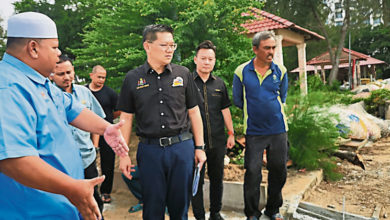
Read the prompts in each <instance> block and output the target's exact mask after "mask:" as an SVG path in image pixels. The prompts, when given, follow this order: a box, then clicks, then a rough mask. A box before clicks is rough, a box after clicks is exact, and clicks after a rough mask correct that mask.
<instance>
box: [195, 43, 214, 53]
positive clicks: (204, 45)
mask: <svg viewBox="0 0 390 220" xmlns="http://www.w3.org/2000/svg"><path fill="white" fill-rule="evenodd" d="M200 49H211V50H213V51H214V53H216V49H217V47H216V46H215V45H214V44H213V42H211V41H210V40H205V41H203V42H202V43H200V44H199V45H198V47H197V48H196V55H198V52H199V50H200Z"/></svg>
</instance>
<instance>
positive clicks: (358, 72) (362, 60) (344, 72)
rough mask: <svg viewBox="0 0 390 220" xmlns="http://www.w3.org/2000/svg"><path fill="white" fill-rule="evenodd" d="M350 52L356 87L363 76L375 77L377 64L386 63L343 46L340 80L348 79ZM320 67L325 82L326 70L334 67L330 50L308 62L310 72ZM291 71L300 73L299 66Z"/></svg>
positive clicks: (315, 71) (316, 71) (338, 76)
mask: <svg viewBox="0 0 390 220" xmlns="http://www.w3.org/2000/svg"><path fill="white" fill-rule="evenodd" d="M333 50H335V49H333ZM349 54H350V55H351V64H352V68H351V69H352V83H353V86H354V87H355V86H356V85H359V84H360V83H361V81H362V80H361V79H362V78H370V80H372V79H375V78H376V72H375V66H377V65H382V64H386V63H385V62H384V61H382V60H378V59H375V58H373V57H370V56H368V55H366V54H363V53H359V52H356V51H354V50H349V49H347V48H343V49H342V51H341V54H340V64H339V69H340V71H339V73H338V75H337V80H339V81H348V69H349V65H350V64H349ZM318 69H321V78H322V80H323V82H324V83H325V81H326V79H325V70H329V69H332V64H331V62H330V57H329V52H325V53H323V54H321V55H319V56H316V57H314V58H313V59H311V60H309V61H308V62H307V66H306V70H307V71H308V72H314V74H318ZM290 72H292V73H298V72H299V68H295V69H294V70H292V71H290ZM363 83H364V82H363Z"/></svg>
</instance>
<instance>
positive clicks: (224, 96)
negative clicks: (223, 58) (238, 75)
mask: <svg viewBox="0 0 390 220" xmlns="http://www.w3.org/2000/svg"><path fill="white" fill-rule="evenodd" d="M221 82H222V91H223V93H222V103H221V107H222V108H221V110H222V109H225V108H228V107H229V106H231V105H232V104H231V102H230V99H229V93H228V91H227V88H226V84H225V82H224V81H223V80H221Z"/></svg>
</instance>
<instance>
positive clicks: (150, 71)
mask: <svg viewBox="0 0 390 220" xmlns="http://www.w3.org/2000/svg"><path fill="white" fill-rule="evenodd" d="M143 47H144V49H145V51H146V55H147V61H146V62H145V64H143V65H142V66H139V67H138V68H136V69H133V70H131V71H130V72H129V73H127V75H126V78H125V80H124V82H123V86H122V90H121V93H120V96H119V102H118V109H119V110H120V111H122V112H121V120H124V121H125V125H124V126H123V127H122V128H123V129H122V130H121V131H122V132H124V135H123V136H124V137H125V139H126V141H127V142H128V141H129V138H130V133H131V125H132V121H133V116H134V115H135V117H136V119H137V120H136V125H137V127H136V133H137V135H138V136H139V137H140V143H139V145H138V151H137V163H138V169H139V173H140V180H141V185H142V197H143V202H144V207H143V218H144V219H147V220H155V219H164V210H165V206H167V207H168V212H169V216H170V218H171V219H187V218H188V217H187V213H188V206H189V203H190V199H191V195H190V192H191V186H192V174H193V167H194V157H195V163H197V164H199V166H200V167H202V165H203V163H204V161H205V160H206V155H205V152H204V151H203V149H204V141H203V129H202V119H201V116H200V112H199V107H198V105H197V104H198V103H197V97H198V94H197V91H196V85H195V83H194V80H193V79H192V75H191V73H190V72H189V70H188V69H187V68H185V67H183V66H179V65H176V64H171V60H172V58H173V53H174V51H175V49H176V47H177V45H176V44H175V42H174V41H173V29H172V28H171V27H169V26H166V25H148V26H146V27H145V29H144V31H143ZM190 121H191V123H190ZM190 129H192V133H193V134H194V140H193V139H192V134H191V133H190V132H189V130H190ZM194 141H195V147H194ZM120 169H121V171H122V172H123V174H124V175H125V176H127V177H128V178H131V175H130V173H131V169H132V165H131V161H130V158H129V157H128V156H127V157H121V158H120Z"/></svg>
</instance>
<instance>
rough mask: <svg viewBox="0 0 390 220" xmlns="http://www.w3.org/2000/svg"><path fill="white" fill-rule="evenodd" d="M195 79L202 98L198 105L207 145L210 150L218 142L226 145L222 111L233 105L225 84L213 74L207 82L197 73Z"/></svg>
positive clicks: (194, 74)
mask: <svg viewBox="0 0 390 220" xmlns="http://www.w3.org/2000/svg"><path fill="white" fill-rule="evenodd" d="M193 77H194V81H195V84H196V86H197V89H198V92H199V97H200V99H199V103H198V104H199V109H200V113H201V115H202V120H203V131H204V137H205V140H206V145H207V147H209V148H213V147H214V146H213V145H215V144H216V143H217V142H219V143H221V144H222V145H224V143H225V121H224V119H223V115H222V110H223V109H225V108H228V107H229V106H230V105H231V103H230V99H229V95H228V92H227V88H226V85H225V82H224V81H223V80H222V79H221V78H219V77H217V76H214V75H212V74H210V76H209V78H208V79H207V81H206V82H203V80H202V79H201V78H200V77H199V75H198V73H196V72H194V73H193Z"/></svg>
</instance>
